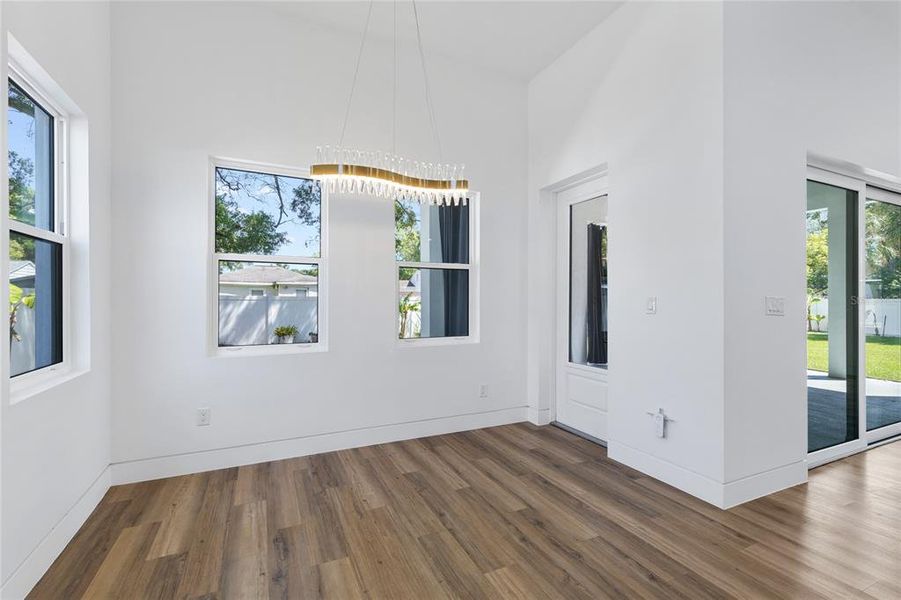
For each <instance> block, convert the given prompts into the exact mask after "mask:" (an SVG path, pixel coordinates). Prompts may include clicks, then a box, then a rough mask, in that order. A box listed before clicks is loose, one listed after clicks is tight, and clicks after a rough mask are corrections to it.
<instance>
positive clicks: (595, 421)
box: [555, 194, 608, 440]
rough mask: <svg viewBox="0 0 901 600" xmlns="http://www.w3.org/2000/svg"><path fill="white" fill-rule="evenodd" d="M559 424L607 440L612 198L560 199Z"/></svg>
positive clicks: (557, 400) (589, 196)
mask: <svg viewBox="0 0 901 600" xmlns="http://www.w3.org/2000/svg"><path fill="white" fill-rule="evenodd" d="M558 201H559V202H560V206H559V212H558V239H559V245H558V269H557V272H558V289H559V294H558V298H559V300H560V301H559V303H558V306H559V307H560V314H559V317H558V348H557V393H556V416H555V419H556V421H557V422H558V423H560V424H562V425H566V426H567V427H569V428H570V429H574V430H576V431H580V432H582V433H585V434H587V435H589V436H591V437H593V438H597V439H599V440H606V439H607V355H608V340H607V196H606V195H596V194H594V197H592V196H591V195H588V196H581V197H579V196H578V195H575V196H573V195H570V196H569V198H558Z"/></svg>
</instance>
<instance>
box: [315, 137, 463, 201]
mask: <svg viewBox="0 0 901 600" xmlns="http://www.w3.org/2000/svg"><path fill="white" fill-rule="evenodd" d="M463 171H464V166H463V165H450V164H433V163H424V162H419V161H415V160H410V159H405V158H404V157H402V156H397V155H395V154H391V153H387V152H386V153H383V152H366V151H360V150H354V149H350V148H331V147H329V146H326V147H325V148H322V147H318V148H316V163H315V164H314V165H313V166H312V167H311V168H310V174H311V175H313V176H314V177H317V178H319V179H321V180H323V182H325V184H326V185H327V187H328V189H329V191H331V192H341V193H351V194H355V193H356V194H370V195H374V196H379V197H383V198H389V199H395V200H415V201H417V202H420V203H428V204H447V205H451V204H453V205H458V204H461V203H462V204H464V205H465V204H466V203H467V199H468V194H469V182H468V181H467V180H466V179H464V178H463Z"/></svg>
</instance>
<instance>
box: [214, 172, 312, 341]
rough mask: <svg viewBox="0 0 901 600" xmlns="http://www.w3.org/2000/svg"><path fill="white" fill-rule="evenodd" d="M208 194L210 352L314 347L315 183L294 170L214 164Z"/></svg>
mask: <svg viewBox="0 0 901 600" xmlns="http://www.w3.org/2000/svg"><path fill="white" fill-rule="evenodd" d="M213 192H214V193H213V203H214V212H215V216H214V240H213V260H214V263H215V265H214V268H215V271H216V273H217V294H216V296H217V298H216V315H217V325H216V339H217V342H216V343H217V345H218V347H220V348H223V347H229V348H240V347H246V346H267V345H271V344H295V345H304V344H306V345H315V344H319V343H320V339H319V333H320V313H321V303H320V298H321V295H320V294H319V293H318V292H319V288H320V287H321V283H322V281H323V269H324V268H325V264H324V259H323V256H322V254H323V252H322V250H323V245H324V244H323V235H322V234H323V214H324V211H323V194H322V189H321V187H320V185H319V182H318V181H317V180H315V179H310V178H308V177H305V176H304V174H303V173H301V172H299V171H294V170H289V169H283V168H273V167H265V166H262V165H253V164H243V163H234V162H231V161H214V165H213ZM296 290H307V291H308V293H307V294H299V293H296Z"/></svg>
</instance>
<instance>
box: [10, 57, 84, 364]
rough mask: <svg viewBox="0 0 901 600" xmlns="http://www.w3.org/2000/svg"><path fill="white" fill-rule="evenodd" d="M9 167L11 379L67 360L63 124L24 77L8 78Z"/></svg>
mask: <svg viewBox="0 0 901 600" xmlns="http://www.w3.org/2000/svg"><path fill="white" fill-rule="evenodd" d="M7 100H8V104H7V115H6V116H7V123H8V135H7V140H8V168H9V335H10V342H9V344H10V376H11V377H13V378H15V377H18V376H21V375H24V374H26V373H30V372H33V371H39V370H41V369H45V368H51V367H53V366H54V365H59V364H60V363H62V362H63V360H64V358H65V357H64V349H63V332H64V326H65V323H64V312H65V311H64V303H65V301H66V299H65V295H64V290H63V279H64V276H65V275H66V274H65V273H64V265H65V264H66V260H65V259H66V257H67V254H68V252H69V244H68V239H67V237H66V231H65V222H66V219H65V216H66V202H65V198H64V197H63V196H64V190H65V186H64V182H65V172H64V161H63V160H62V157H63V154H64V153H63V149H64V145H63V142H64V139H65V123H66V121H65V118H64V115H62V114H61V112H60V111H58V110H56V109H54V108H53V107H52V104H51V102H50V101H49V100H47V99H46V97H45V96H44V95H43V94H42V93H41V92H40V91H39V90H37V89H36V88H34V87H33V86H31V85H29V84H28V83H27V82H26V81H25V79H24V78H23V77H19V76H18V75H15V76H10V78H9V80H8V96H7Z"/></svg>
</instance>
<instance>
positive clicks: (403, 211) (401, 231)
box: [394, 200, 421, 279]
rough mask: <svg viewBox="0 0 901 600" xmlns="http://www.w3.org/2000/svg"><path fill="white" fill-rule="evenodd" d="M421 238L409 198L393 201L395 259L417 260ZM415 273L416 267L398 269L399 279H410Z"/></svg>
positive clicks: (414, 210) (414, 211)
mask: <svg viewBox="0 0 901 600" xmlns="http://www.w3.org/2000/svg"><path fill="white" fill-rule="evenodd" d="M420 248H421V240H420V236H419V220H418V219H417V217H416V209H415V208H414V205H413V202H412V201H409V200H405V201H401V200H395V201H394V252H395V254H396V256H397V260H404V261H410V262H418V261H419V257H420ZM415 273H416V269H410V268H407V267H404V268H401V269H400V270H399V276H400V278H401V279H410V278H411V277H413V275H414V274H415Z"/></svg>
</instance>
